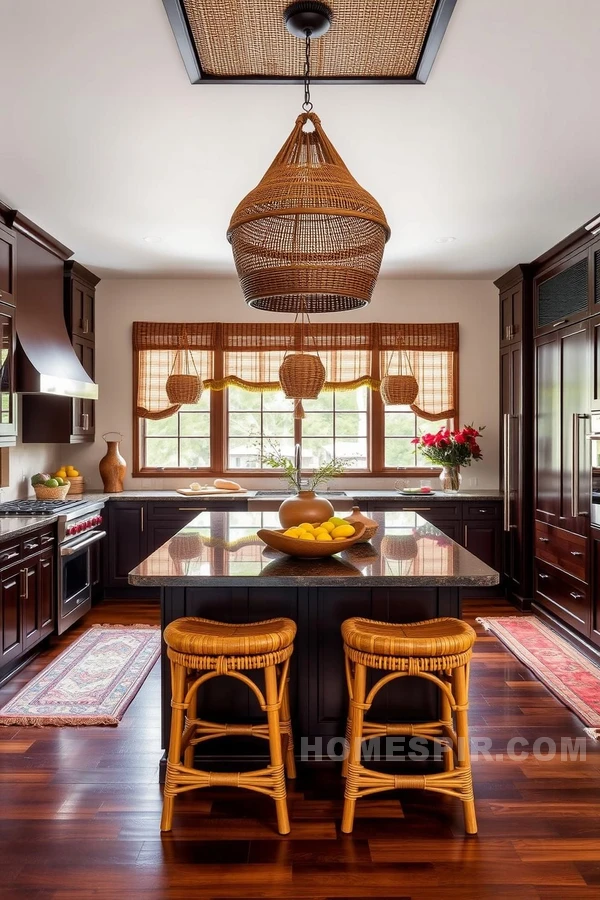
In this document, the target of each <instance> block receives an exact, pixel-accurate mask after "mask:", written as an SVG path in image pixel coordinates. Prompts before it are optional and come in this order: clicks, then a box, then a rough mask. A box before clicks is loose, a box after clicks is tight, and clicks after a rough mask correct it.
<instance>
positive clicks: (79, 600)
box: [57, 531, 106, 634]
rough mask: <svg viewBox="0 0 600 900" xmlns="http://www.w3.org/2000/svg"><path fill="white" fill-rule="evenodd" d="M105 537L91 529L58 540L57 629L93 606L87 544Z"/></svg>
mask: <svg viewBox="0 0 600 900" xmlns="http://www.w3.org/2000/svg"><path fill="white" fill-rule="evenodd" d="M104 537H106V532H105V531H92V532H90V533H88V534H86V535H85V537H83V538H80V539H78V540H75V541H70V542H67V543H64V544H61V545H60V547H59V554H60V560H59V565H58V627H57V630H58V633H59V634H62V633H63V632H64V631H66V630H67V628H70V627H71V625H73V624H74V623H75V622H76V621H77V620H78V619H80V618H81V616H83V615H84V614H85V613H86V612H88V610H90V609H91V607H92V583H91V568H90V547H91V546H92V545H93V544H96V543H97V542H98V541H101V540H102V539H103V538H104Z"/></svg>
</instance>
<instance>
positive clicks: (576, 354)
mask: <svg viewBox="0 0 600 900" xmlns="http://www.w3.org/2000/svg"><path fill="white" fill-rule="evenodd" d="M590 373H591V348H590V325H589V323H588V322H582V323H580V324H576V325H573V326H569V327H566V328H561V329H560V330H559V331H556V332H555V333H553V334H552V335H546V336H544V337H542V338H539V339H538V340H537V341H536V450H537V453H536V515H537V517H538V518H539V519H540V520H541V521H546V522H550V523H551V524H554V525H556V526H558V527H560V528H564V529H566V530H569V531H575V532H577V533H580V534H586V533H587V530H588V527H589V504H590V496H589V479H590V470H589V465H590V464H589V447H588V446H587V442H586V430H587V422H588V420H589V409H590V385H591V378H590Z"/></svg>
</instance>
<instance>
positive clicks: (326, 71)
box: [163, 0, 456, 84]
mask: <svg viewBox="0 0 600 900" xmlns="http://www.w3.org/2000/svg"><path fill="white" fill-rule="evenodd" d="M163 3H164V5H165V9H166V10H167V14H168V16H169V20H170V22H171V25H172V27H173V31H174V32H175V37H176V38H177V42H178V44H179V49H180V51H181V54H182V56H183V60H184V63H185V65H186V68H187V71H188V74H189V76H190V79H191V81H192V82H194V83H200V82H202V81H225V82H231V81H268V82H275V81H281V80H288V81H296V80H299V79H300V78H301V75H302V71H303V64H304V46H303V42H302V41H300V40H298V39H297V38H295V37H293V36H292V35H291V34H289V32H288V31H287V30H286V28H285V26H284V23H283V12H284V10H285V8H286V7H287V6H288V5H289V0H288V2H286V0H283V2H281V0H220V2H219V3H215V2H214V0H163ZM455 3H456V0H370V2H366V3H360V2H358V0H351V2H344V0H331V2H329V3H328V6H330V8H331V10H332V25H331V28H330V30H329V31H328V32H327V34H325V35H324V36H323V37H321V38H319V39H318V40H314V41H313V43H312V49H311V54H312V56H311V60H312V61H311V68H312V74H313V79H314V80H315V81H319V80H321V81H339V82H354V81H388V82H389V81H394V82H400V83H402V82H404V83H408V84H423V83H424V82H425V81H426V80H427V76H428V74H429V71H430V70H431V66H432V65H433V60H434V59H435V55H436V53H437V50H438V48H439V46H440V43H441V41H442V38H443V35H444V32H445V30H446V26H447V24H448V21H449V19H450V16H451V14H452V10H453V9H454V6H455Z"/></svg>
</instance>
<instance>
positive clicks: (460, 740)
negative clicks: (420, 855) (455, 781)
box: [452, 666, 477, 834]
mask: <svg viewBox="0 0 600 900" xmlns="http://www.w3.org/2000/svg"><path fill="white" fill-rule="evenodd" d="M452 684H453V693H454V699H455V702H456V738H457V744H458V748H457V754H456V755H457V768H458V769H463V770H466V774H467V784H466V786H465V789H464V795H465V796H464V799H463V798H462V797H461V799H462V801H463V812H464V817H465V831H466V832H467V834H477V816H476V814H475V801H474V799H473V777H472V774H471V754H470V751H469V715H468V708H469V693H468V687H467V684H468V678H467V666H459V667H458V668H456V669H454V671H453V673H452Z"/></svg>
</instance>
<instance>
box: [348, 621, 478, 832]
mask: <svg viewBox="0 0 600 900" xmlns="http://www.w3.org/2000/svg"><path fill="white" fill-rule="evenodd" d="M342 637H343V639H344V653H345V657H346V677H347V681H348V692H349V695H350V703H349V711H348V721H347V728H346V741H347V744H348V748H347V749H348V753H347V758H346V760H345V762H344V769H343V774H344V775H345V776H346V790H345V794H344V813H343V817H342V831H344V832H346V834H349V833H350V832H351V831H352V828H353V825H354V811H355V808H356V801H357V800H358V799H359V798H360V797H365V796H366V795H367V794H376V793H379V792H380V791H389V790H393V789H397V788H410V789H415V788H421V789H423V790H426V791H436V792H437V793H440V794H448V795H449V796H451V797H457V798H458V799H459V800H462V803H463V812H464V817H465V830H466V832H467V833H468V834H476V833H477V819H476V816H475V802H474V799H473V780H472V775H471V760H470V754H469V728H468V714H467V710H468V708H469V664H470V660H471V654H472V648H473V644H474V642H475V632H474V631H473V629H472V628H471V626H470V625H467V623H466V622H461V621H460V620H459V619H450V618H442V619H429V620H428V621H425V622H415V623H414V624H410V625H392V624H390V623H389V622H373V621H371V620H370V619H361V618H352V619H346V621H345V622H343V624H342ZM367 668H372V669H381V670H383V671H384V672H385V674H384V675H382V677H381V678H379V680H378V681H377V682H375V684H374V685H373V687H372V688H371V690H370V691H369V692H368V693H367V687H366V686H367ZM407 675H414V676H418V677H419V678H425V679H426V680H427V681H431V682H432V683H433V684H435V685H436V686H437V687H438V688H439V690H440V692H441V709H440V715H441V718H440V719H439V720H438V721H435V722H424V723H422V724H421V723H420V724H415V725H411V724H408V725H405V724H402V725H392V724H389V723H380V722H365V720H364V717H365V713H366V712H368V710H369V709H370V708H371V704H372V703H373V699H374V697H375V695H376V694H377V693H378V692H379V691H380V690H381V688H383V687H385V685H387V684H389V683H390V682H391V681H394V680H395V679H397V678H405V677H406V676H407ZM387 736H406V737H413V736H414V737H417V736H418V737H422V738H427V739H429V740H432V741H435V742H437V743H440V744H441V745H442V747H443V751H444V753H443V759H444V771H443V772H439V773H435V774H432V775H390V774H387V773H382V772H375V771H373V770H372V769H366V768H365V767H364V766H363V765H362V763H361V749H362V742H363V741H365V740H369V739H372V738H377V737H387Z"/></svg>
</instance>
